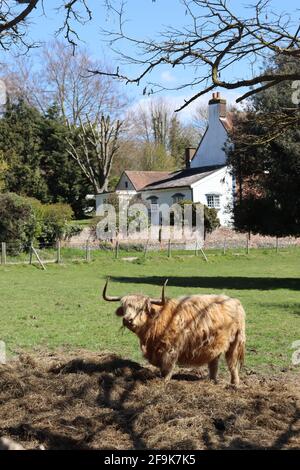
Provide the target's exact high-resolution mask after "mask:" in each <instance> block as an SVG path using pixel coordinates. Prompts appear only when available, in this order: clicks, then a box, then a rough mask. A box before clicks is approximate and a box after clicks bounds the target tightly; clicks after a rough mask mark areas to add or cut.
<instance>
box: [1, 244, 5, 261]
mask: <svg viewBox="0 0 300 470" xmlns="http://www.w3.org/2000/svg"><path fill="white" fill-rule="evenodd" d="M1 264H6V243H5V242H2V243H1Z"/></svg>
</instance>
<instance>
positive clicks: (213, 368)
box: [208, 356, 220, 383]
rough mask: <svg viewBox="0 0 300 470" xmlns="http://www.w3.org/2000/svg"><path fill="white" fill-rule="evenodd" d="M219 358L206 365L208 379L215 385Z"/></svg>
mask: <svg viewBox="0 0 300 470" xmlns="http://www.w3.org/2000/svg"><path fill="white" fill-rule="evenodd" d="M219 359H220V356H217V357H216V358H215V359H213V360H212V361H211V362H209V363H208V370H209V378H210V379H211V380H213V381H214V382H215V383H217V381H218V379H217V376H218V367H219Z"/></svg>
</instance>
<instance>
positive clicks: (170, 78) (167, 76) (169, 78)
mask: <svg viewBox="0 0 300 470" xmlns="http://www.w3.org/2000/svg"><path fill="white" fill-rule="evenodd" d="M160 78H161V80H162V81H163V82H167V83H171V82H176V77H175V75H173V74H172V73H171V72H169V71H165V72H162V73H161V75H160Z"/></svg>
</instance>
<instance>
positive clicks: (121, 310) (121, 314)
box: [116, 307, 124, 317]
mask: <svg viewBox="0 0 300 470" xmlns="http://www.w3.org/2000/svg"><path fill="white" fill-rule="evenodd" d="M116 315H117V316H118V317H124V309H123V307H119V308H117V310H116Z"/></svg>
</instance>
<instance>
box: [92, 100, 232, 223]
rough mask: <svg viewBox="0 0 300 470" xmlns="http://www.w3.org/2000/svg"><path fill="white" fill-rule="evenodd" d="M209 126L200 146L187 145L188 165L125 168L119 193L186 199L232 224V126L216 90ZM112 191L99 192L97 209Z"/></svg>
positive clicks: (156, 202) (150, 199)
mask: <svg viewBox="0 0 300 470" xmlns="http://www.w3.org/2000/svg"><path fill="white" fill-rule="evenodd" d="M208 109H209V113H208V126H207V129H206V131H205V133H204V135H203V137H202V139H201V141H200V143H199V145H198V148H197V149H191V148H189V149H186V168H185V169H182V170H178V171H173V172H167V171H124V172H123V174H122V175H121V177H120V180H119V182H118V185H117V187H116V190H115V193H116V194H118V197H119V198H120V199H122V198H123V199H131V198H132V197H133V196H135V195H139V196H140V197H141V198H142V199H143V200H144V201H147V202H148V203H149V202H150V203H151V204H152V205H153V206H155V205H159V204H165V203H167V204H168V205H170V206H171V205H172V204H173V203H174V202H179V201H180V200H183V199H189V200H192V201H193V202H201V203H202V204H205V205H207V206H208V207H214V208H215V209H216V210H217V211H218V217H219V219H220V222H221V225H230V219H231V213H230V206H231V204H232V202H233V193H234V180H233V177H232V175H231V173H230V170H229V168H228V166H227V165H226V153H225V151H224V146H225V144H226V142H227V140H228V131H229V129H230V127H231V123H230V119H229V116H228V115H227V113H226V101H225V100H224V99H222V98H221V97H220V94H219V93H213V96H212V99H211V100H210V101H209V106H208ZM109 194H111V193H103V194H98V195H96V213H97V212H99V207H100V205H101V204H103V203H105V202H107V199H108V196H109Z"/></svg>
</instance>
